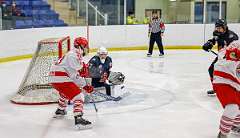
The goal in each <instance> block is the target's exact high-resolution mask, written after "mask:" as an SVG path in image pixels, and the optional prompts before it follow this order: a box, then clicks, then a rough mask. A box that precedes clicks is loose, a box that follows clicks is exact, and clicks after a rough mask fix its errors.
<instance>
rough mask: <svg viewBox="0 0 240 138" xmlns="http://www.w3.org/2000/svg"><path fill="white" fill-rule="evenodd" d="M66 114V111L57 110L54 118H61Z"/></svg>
mask: <svg viewBox="0 0 240 138" xmlns="http://www.w3.org/2000/svg"><path fill="white" fill-rule="evenodd" d="M66 114H67V111H66V110H61V109H59V108H58V109H57V110H56V112H55V115H54V118H63V117H64V116H65V115H66Z"/></svg>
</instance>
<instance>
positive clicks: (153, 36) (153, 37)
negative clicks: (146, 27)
mask: <svg viewBox="0 0 240 138" xmlns="http://www.w3.org/2000/svg"><path fill="white" fill-rule="evenodd" d="M155 42H156V43H157V45H158V49H159V52H160V54H163V55H164V51H163V44H162V37H161V32H158V33H151V35H150V42H149V49H148V53H149V54H152V52H153V46H154V43H155Z"/></svg>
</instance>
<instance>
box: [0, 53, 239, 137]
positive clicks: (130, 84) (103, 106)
mask: <svg viewBox="0 0 240 138" xmlns="http://www.w3.org/2000/svg"><path fill="white" fill-rule="evenodd" d="M165 52H166V55H165V57H164V58H160V57H158V56H157V51H155V53H154V56H153V57H146V51H121V52H110V53H109V54H110V56H111V57H112V58H113V69H112V71H121V72H123V73H124V74H125V76H126V81H125V86H126V88H128V90H129V91H130V92H131V95H129V96H128V97H125V98H124V99H122V100H121V101H119V102H113V101H109V102H102V103H97V108H98V110H99V112H98V113H96V112H95V110H94V108H93V105H92V104H87V105H86V106H85V115H84V117H85V118H87V119H89V120H90V121H92V122H93V124H94V126H93V128H92V129H90V130H82V131H76V130H75V129H74V127H73V124H74V120H73V115H72V113H71V106H70V107H69V108H68V110H69V112H68V115H67V117H66V118H64V119H60V120H59V119H53V118H52V116H53V114H54V111H55V110H56V107H57V105H56V104H52V105H37V106H33V105H32V106H27V105H16V104H12V103H10V101H9V99H10V98H11V96H12V95H14V94H15V93H16V91H17V89H18V87H19V85H20V83H21V80H22V78H23V76H24V73H25V71H26V69H27V67H28V64H29V62H30V59H27V60H19V61H14V62H8V63H1V64H0V76H1V77H0V81H1V90H0V93H1V95H0V137H1V138H77V137H78V138H216V137H217V133H218V126H219V118H220V116H221V114H222V111H223V110H222V107H221V106H220V104H219V102H218V100H217V98H216V97H208V96H207V95H206V91H207V90H209V89H211V85H210V81H209V77H208V72H207V69H208V67H209V65H210V63H211V62H212V61H213V59H214V58H215V55H213V54H211V53H206V52H204V51H202V50H166V51H165ZM237 137H240V136H235V135H231V136H230V137H229V138H237Z"/></svg>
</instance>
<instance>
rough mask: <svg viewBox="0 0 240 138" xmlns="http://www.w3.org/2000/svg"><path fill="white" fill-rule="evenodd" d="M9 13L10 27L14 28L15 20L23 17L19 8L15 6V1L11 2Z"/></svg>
mask: <svg viewBox="0 0 240 138" xmlns="http://www.w3.org/2000/svg"><path fill="white" fill-rule="evenodd" d="M10 11H11V15H12V27H13V28H15V26H16V20H18V19H20V20H21V19H23V18H22V17H24V16H25V15H24V14H23V13H22V12H21V10H20V9H19V8H18V7H17V4H16V2H15V1H13V2H12V5H11V7H10Z"/></svg>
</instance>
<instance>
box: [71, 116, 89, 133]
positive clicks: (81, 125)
mask: <svg viewBox="0 0 240 138" xmlns="http://www.w3.org/2000/svg"><path fill="white" fill-rule="evenodd" d="M74 118H75V128H76V129H78V130H84V129H90V128H92V123H91V122H90V121H88V120H86V119H83V118H82V115H76V116H74Z"/></svg>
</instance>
